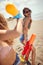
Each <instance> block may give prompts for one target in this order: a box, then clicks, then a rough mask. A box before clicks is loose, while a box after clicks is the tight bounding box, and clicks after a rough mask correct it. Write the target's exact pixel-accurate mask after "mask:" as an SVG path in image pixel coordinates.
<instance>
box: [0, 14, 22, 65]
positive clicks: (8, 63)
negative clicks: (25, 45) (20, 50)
mask: <svg viewBox="0 0 43 65" xmlns="http://www.w3.org/2000/svg"><path fill="white" fill-rule="evenodd" d="M19 35H20V33H18V32H17V31H16V28H15V29H13V30H9V29H8V26H7V20H6V19H5V17H4V16H3V15H2V14H0V65H23V63H21V61H20V59H19V57H18V55H17V54H16V52H15V51H14V50H13V48H12V47H11V46H10V45H9V44H12V41H13V39H14V38H17V37H18V36H19Z"/></svg>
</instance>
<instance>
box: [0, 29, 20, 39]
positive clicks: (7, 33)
mask: <svg viewBox="0 0 43 65" xmlns="http://www.w3.org/2000/svg"><path fill="white" fill-rule="evenodd" d="M19 35H20V33H18V32H17V31H16V30H0V40H9V39H14V38H17V37H18V36H19Z"/></svg>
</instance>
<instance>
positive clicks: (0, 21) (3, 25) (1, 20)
mask: <svg viewBox="0 0 43 65" xmlns="http://www.w3.org/2000/svg"><path fill="white" fill-rule="evenodd" d="M0 29H4V30H7V29H8V25H7V20H6V19H5V17H4V16H3V15H2V14H0Z"/></svg>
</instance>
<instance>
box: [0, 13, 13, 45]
mask: <svg viewBox="0 0 43 65" xmlns="http://www.w3.org/2000/svg"><path fill="white" fill-rule="evenodd" d="M0 29H1V30H7V29H9V28H8V25H7V20H6V19H5V17H4V16H3V15H2V14H0ZM5 42H7V43H8V44H11V43H12V40H10V39H9V40H5Z"/></svg>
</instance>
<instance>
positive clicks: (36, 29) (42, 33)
mask: <svg viewBox="0 0 43 65" xmlns="http://www.w3.org/2000/svg"><path fill="white" fill-rule="evenodd" d="M12 22H13V23H12ZM15 25H16V20H12V21H8V27H9V28H10V29H13V28H14V26H15ZM33 33H35V34H36V39H35V41H34V44H33V45H34V47H35V48H36V65H37V64H38V63H40V65H43V20H42V21H41V20H38V21H33V22H32V26H31V29H30V30H29V31H28V39H29V38H30V36H31V35H32V34H33ZM13 48H14V49H15V51H16V52H17V53H18V54H20V53H21V50H23V45H22V44H21V43H20V40H19V38H17V39H15V40H14V43H13ZM18 48H20V49H18Z"/></svg>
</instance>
